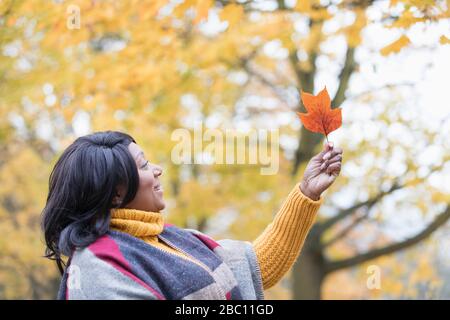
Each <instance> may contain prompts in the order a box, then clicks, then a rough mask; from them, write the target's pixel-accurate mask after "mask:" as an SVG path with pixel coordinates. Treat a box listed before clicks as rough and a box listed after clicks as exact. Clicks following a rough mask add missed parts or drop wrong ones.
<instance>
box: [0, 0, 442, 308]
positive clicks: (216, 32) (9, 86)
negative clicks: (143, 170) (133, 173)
mask: <svg viewBox="0 0 450 320" xmlns="http://www.w3.org/2000/svg"><path fill="white" fill-rule="evenodd" d="M449 8H450V1H449V0H443V1H430V0H379V1H377V0H320V1H319V0H298V1H295V0H286V1H282V0H280V1H269V0H267V1H245V0H240V1H225V0H223V1H213V0H198V1H194V0H185V1H183V0H173V1H165V0H152V1H144V0H128V1H119V0H116V1H106V0H105V1H96V0H89V1H88V0H85V1H75V0H74V1H62V0H60V1H57V0H53V1H49V0H27V1H24V0H0V181H1V183H0V235H1V237H0V298H1V299H53V298H54V297H55V294H56V291H57V288H58V285H59V281H60V278H59V274H58V272H57V269H56V267H55V266H54V265H53V263H52V262H51V261H48V260H46V259H44V258H42V255H43V253H44V245H43V237H42V234H41V231H40V226H39V223H40V214H41V211H42V209H43V207H44V205H45V200H46V196H47V188H48V177H49V174H50V171H51V168H52V166H53V165H54V163H55V161H56V159H57V157H58V156H59V155H60V153H61V152H62V150H63V149H64V148H65V147H67V146H68V144H70V143H71V142H72V141H73V140H74V139H75V138H76V137H78V136H80V135H84V134H87V133H90V132H93V131H99V130H122V131H125V132H128V133H130V134H131V135H132V136H134V138H135V139H136V140H137V142H138V143H139V144H140V145H141V146H142V147H143V149H144V150H145V152H146V155H147V157H148V158H149V160H150V161H152V162H154V163H158V164H160V165H162V166H163V168H164V170H165V172H164V175H163V179H162V180H163V185H164V188H165V191H166V192H165V197H166V199H167V203H168V205H167V208H166V209H165V211H164V213H165V217H166V220H167V221H168V222H170V223H174V224H177V225H178V226H180V227H189V228H196V229H198V230H200V231H203V232H205V233H207V234H209V235H210V236H212V237H213V238H216V239H221V238H233V239H241V240H248V241H252V240H253V239H255V238H256V236H257V235H258V234H259V233H260V232H262V231H263V229H264V228H265V227H266V226H267V225H268V224H269V223H270V221H271V220H272V219H273V216H274V215H275V214H276V212H277V210H278V208H279V207H280V206H281V204H282V201H283V200H284V199H285V197H286V196H287V194H288V193H289V191H290V190H291V189H292V187H293V186H294V184H295V183H296V182H298V181H300V179H301V177H302V172H303V170H304V167H305V165H306V164H307V162H308V161H309V159H310V158H311V156H312V155H314V154H316V153H317V152H319V151H320V150H321V148H322V145H323V143H324V141H323V139H324V137H323V135H320V134H314V133H311V132H309V131H306V130H305V129H304V128H303V127H302V125H301V123H300V121H299V119H298V117H297V115H296V113H295V111H302V110H304V107H303V106H302V105H301V101H300V99H299V97H300V91H301V90H303V91H307V92H311V93H314V94H317V93H318V92H319V91H320V90H321V89H323V87H325V86H326V87H327V89H328V91H329V92H330V95H331V97H332V100H333V101H332V106H333V107H341V108H342V109H343V125H342V127H341V128H340V129H338V130H337V131H335V132H333V133H331V134H330V135H329V137H328V138H329V140H330V141H332V142H334V144H335V145H338V146H340V147H342V148H343V149H344V159H343V169H342V172H341V176H340V177H339V179H338V180H337V181H336V183H335V184H334V185H333V186H332V188H330V189H329V190H327V191H326V193H325V195H324V196H325V199H326V200H325V203H324V204H323V206H322V207H321V210H320V214H319V217H318V218H317V223H316V224H315V226H314V227H313V229H312V231H311V233H310V235H309V237H308V240H307V242H306V244H305V246H304V248H303V251H302V254H301V257H300V259H299V260H298V261H297V263H296V264H295V265H294V267H293V268H292V269H291V270H290V271H289V273H288V274H287V275H286V276H285V277H284V279H283V280H282V281H281V282H279V283H278V284H277V285H276V286H275V287H273V288H271V289H269V290H267V291H266V298H268V299H424V298H426V299H449V298H450V250H449V249H450V223H449V222H448V220H449V218H450V209H449V205H450V140H449V136H450V103H449V99H448V95H447V93H448V92H449V91H450V77H449V74H450V45H449V43H450V20H449V19H450V11H449ZM196 121H202V122H203V124H204V126H205V127H206V128H217V129H221V130H224V129H225V128H234V129H239V130H244V131H245V130H249V129H254V128H260V129H276V130H279V133H280V156H279V157H280V158H279V161H280V168H279V172H278V174H276V175H261V174H260V170H259V169H260V167H259V166H257V165H226V166H225V165H208V164H201V163H200V164H193V165H176V164H174V163H173V162H172V161H171V150H172V148H173V146H174V144H175V142H174V141H172V140H171V134H172V132H173V131H174V130H175V129H177V128H186V129H188V130H193V129H194V123H195V122H196ZM196 156H198V155H195V154H194V155H193V157H196Z"/></svg>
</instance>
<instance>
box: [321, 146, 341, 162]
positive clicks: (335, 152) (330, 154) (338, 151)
mask: <svg viewBox="0 0 450 320" xmlns="http://www.w3.org/2000/svg"><path fill="white" fill-rule="evenodd" d="M342 153H343V151H342V149H341V148H339V147H336V148H334V149H333V150H331V151H328V152H326V153H325V154H324V155H323V157H322V159H323V160H328V159H332V158H333V157H335V156H336V155H338V154H340V155H341V156H342Z"/></svg>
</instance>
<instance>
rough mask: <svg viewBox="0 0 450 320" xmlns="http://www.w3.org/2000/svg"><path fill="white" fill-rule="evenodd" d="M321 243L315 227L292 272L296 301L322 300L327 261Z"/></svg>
mask: <svg viewBox="0 0 450 320" xmlns="http://www.w3.org/2000/svg"><path fill="white" fill-rule="evenodd" d="M319 241H320V236H319V233H318V232H317V227H313V228H312V229H311V232H310V234H309V235H308V238H307V239H306V241H305V244H304V246H303V248H302V251H301V253H300V257H299V258H298V259H297V261H296V263H295V264H294V267H293V270H292V276H293V297H292V298H293V299H294V300H320V298H321V287H322V282H323V280H324V278H325V261H324V257H323V254H322V251H321V250H320V246H319V243H320V242H319Z"/></svg>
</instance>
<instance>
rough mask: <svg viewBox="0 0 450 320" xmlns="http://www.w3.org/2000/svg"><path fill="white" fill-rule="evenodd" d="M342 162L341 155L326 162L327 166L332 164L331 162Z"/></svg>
mask: <svg viewBox="0 0 450 320" xmlns="http://www.w3.org/2000/svg"><path fill="white" fill-rule="evenodd" d="M341 160H342V155H341V154H340V153H338V154H336V155H334V156H333V157H332V158H331V159H329V160H327V162H328V164H332V163H333V162H336V161H341Z"/></svg>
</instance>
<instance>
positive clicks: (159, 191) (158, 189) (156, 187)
mask: <svg viewBox="0 0 450 320" xmlns="http://www.w3.org/2000/svg"><path fill="white" fill-rule="evenodd" d="M153 189H155V191H156V192H158V193H160V194H162V193H163V188H162V187H161V185H160V184H158V185H157V186H155V187H154V188H153Z"/></svg>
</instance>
